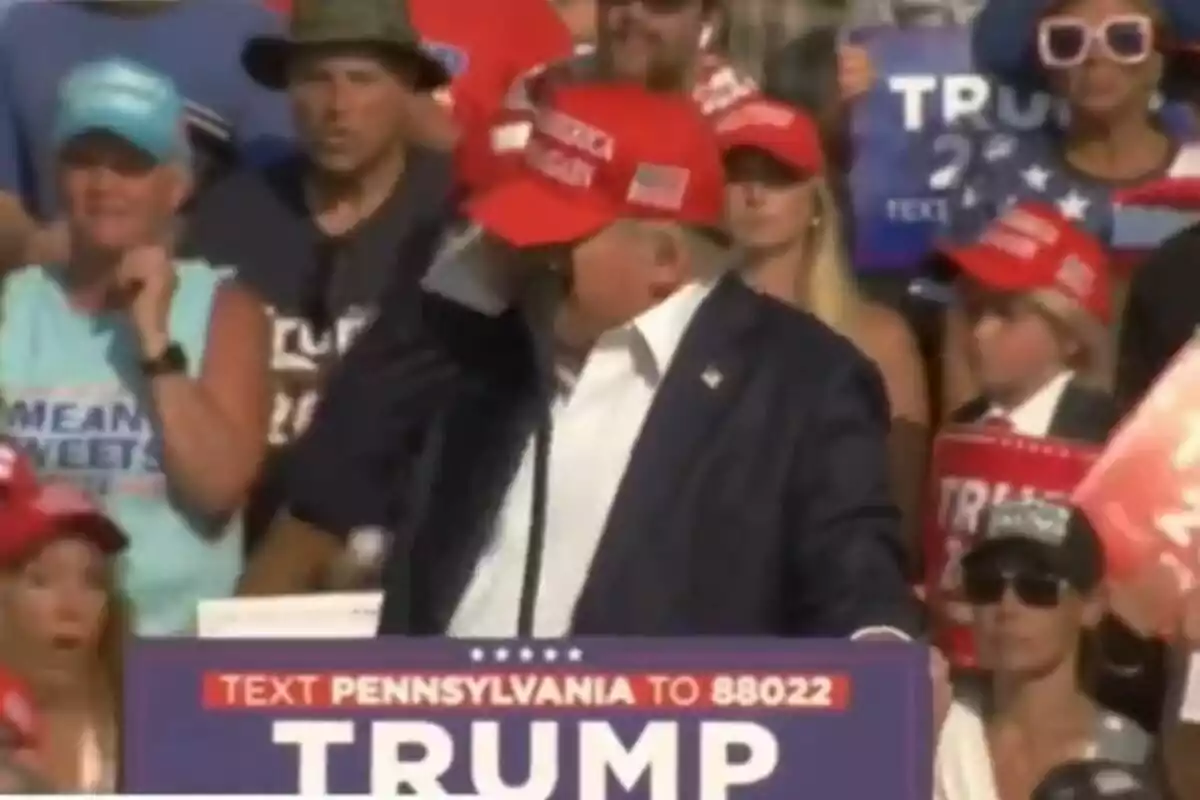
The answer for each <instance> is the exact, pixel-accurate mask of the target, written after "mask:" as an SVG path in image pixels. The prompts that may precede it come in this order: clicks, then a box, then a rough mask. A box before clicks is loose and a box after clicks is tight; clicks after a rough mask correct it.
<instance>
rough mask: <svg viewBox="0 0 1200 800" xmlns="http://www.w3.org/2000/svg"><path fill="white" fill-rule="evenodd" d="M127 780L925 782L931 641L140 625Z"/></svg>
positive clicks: (133, 787)
mask: <svg viewBox="0 0 1200 800" xmlns="http://www.w3.org/2000/svg"><path fill="white" fill-rule="evenodd" d="M126 674H127V685H128V689H129V690H128V692H127V694H126V697H127V701H126V702H127V705H126V717H125V754H126V761H125V779H126V791H130V792H139V793H168V792H173V793H195V794H209V793H213V794H215V793H244V794H268V793H270V794H305V795H322V794H327V793H333V794H374V795H376V796H381V795H382V796H389V795H396V794H407V795H409V796H423V797H439V796H445V795H447V794H454V795H465V794H477V795H478V796H479V797H487V798H507V799H508V800H518V799H520V800H549V799H550V798H553V799H554V800H605V799H606V798H607V799H609V800H616V798H640V799H642V800H725V799H726V798H728V800H794V799H795V798H797V797H812V798H827V799H828V800H842V799H843V798H845V799H847V800H859V798H861V799H862V800H867V798H887V800H918V799H919V800H928V799H929V797H930V795H931V794H932V787H931V780H932V779H931V772H932V769H931V760H932V755H931V747H932V736H931V733H930V730H931V720H930V717H931V700H930V690H929V679H928V675H929V672H928V656H927V654H926V652H925V651H924V649H922V648H921V647H919V646H916V645H904V644H898V643H897V644H893V643H883V642H871V643H859V644H855V643H851V642H842V641H838V642H833V641H797V640H793V641H788V640H758V639H744V640H709V639H696V640H690V639H675V640H612V639H595V640H592V639H588V640H578V641H572V642H547V641H543V642H536V643H534V642H530V643H528V644H524V643H521V642H514V643H502V642H495V641H493V642H487V643H484V642H478V643H476V642H464V641H457V640H451V639H375V640H346V641H314V642H294V641H284V642H280V641H274V642H245V641H183V640H176V641H148V642H139V643H137V644H136V645H135V646H134V647H133V648H132V652H131V656H130V660H129V662H128V666H127V670H126Z"/></svg>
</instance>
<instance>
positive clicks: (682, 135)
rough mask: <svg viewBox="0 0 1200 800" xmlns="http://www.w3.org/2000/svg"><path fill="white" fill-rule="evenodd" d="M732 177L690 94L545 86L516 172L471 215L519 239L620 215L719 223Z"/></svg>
mask: <svg viewBox="0 0 1200 800" xmlns="http://www.w3.org/2000/svg"><path fill="white" fill-rule="evenodd" d="M724 204H725V176H724V168H723V167H722V164H721V152H720V148H719V146H718V145H717V140H716V137H715V135H714V134H713V131H712V126H711V124H710V123H709V122H708V121H707V120H706V119H705V118H704V116H703V115H702V114H701V113H700V110H699V109H698V108H697V107H696V104H695V103H694V102H693V101H692V99H691V98H690V97H687V96H686V95H676V94H666V93H655V92H651V91H649V90H647V89H645V88H643V87H641V86H638V85H635V84H618V83H605V84H583V85H575V84H570V85H568V84H564V85H562V86H558V87H555V88H554V89H553V90H551V91H548V92H547V96H546V97H545V98H544V102H543V104H542V106H541V107H540V108H539V109H538V112H537V116H536V117H535V120H534V126H533V130H532V132H531V134H530V138H529V143H528V144H527V145H526V147H525V158H524V161H523V162H522V165H521V167H520V169H519V171H518V172H517V173H516V174H514V175H512V176H511V177H507V178H505V179H504V180H502V181H500V182H498V183H497V184H496V185H495V186H493V187H491V188H490V189H488V190H486V191H484V192H482V193H480V194H477V195H475V196H474V197H472V198H470V199H469V200H468V201H467V204H466V213H467V216H468V217H470V218H471V219H472V220H474V221H475V222H477V223H478V224H479V225H480V226H481V227H482V228H483V229H484V230H486V231H488V232H489V233H491V234H493V235H494V236H497V237H499V238H500V239H503V240H504V241H506V242H508V243H509V244H512V245H514V246H517V247H532V246H537V245H548V244H564V243H567V242H573V241H577V240H579V239H585V238H587V237H589V236H592V235H594V234H596V233H598V232H600V231H601V230H603V229H604V228H606V227H608V226H609V225H611V224H612V223H613V222H616V221H617V220H618V219H621V218H633V219H660V220H673V221H676V222H682V223H688V224H693V225H697V226H703V227H712V228H716V227H719V226H720V225H721V221H722V216H723V213H724Z"/></svg>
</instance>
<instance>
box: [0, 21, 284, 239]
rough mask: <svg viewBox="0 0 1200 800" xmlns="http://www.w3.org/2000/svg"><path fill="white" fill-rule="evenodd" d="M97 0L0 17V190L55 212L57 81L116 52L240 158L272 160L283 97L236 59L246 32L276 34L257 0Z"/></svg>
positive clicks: (280, 146) (36, 209)
mask: <svg viewBox="0 0 1200 800" xmlns="http://www.w3.org/2000/svg"><path fill="white" fill-rule="evenodd" d="M105 5H107V3H102V2H38V1H35V0H31V1H30V2H25V3H19V4H16V5H14V6H12V7H11V8H10V9H8V11H7V12H6V13H5V14H4V16H3V17H2V18H0V20H2V21H0V191H5V192H9V193H12V194H16V195H18V196H20V197H21V198H22V199H23V200H24V201H25V204H26V206H27V208H28V209H29V210H30V211H31V212H33V213H34V214H35V215H36V216H38V217H41V218H43V219H46V218H50V217H52V216H53V215H54V214H55V212H56V211H57V205H58V204H57V198H56V191H55V187H54V152H53V146H52V142H51V136H50V131H51V129H52V126H53V124H54V115H55V106H56V102H57V93H58V84H59V82H60V81H61V80H62V78H63V77H64V76H65V75H66V74H67V73H68V72H69V71H70V70H71V69H72V68H73V67H75V66H77V65H79V64H81V63H86V62H89V61H96V60H99V59H103V58H108V57H112V56H123V57H125V58H129V59H132V60H134V61H138V62H141V63H143V64H145V65H146V66H149V67H153V68H154V69H157V70H159V71H160V72H163V73H164V74H166V75H168V76H169V77H170V78H171V79H172V80H174V81H175V83H176V85H177V86H178V87H179V91H180V92H181V93H182V94H183V95H184V97H185V98H186V99H187V101H188V111H189V117H190V119H191V121H192V122H193V124H195V125H197V126H200V127H203V128H205V129H213V128H215V129H218V130H225V129H227V130H228V133H229V135H230V136H231V139H232V142H233V144H234V145H235V147H236V149H237V151H238V154H239V156H240V158H241V159H242V160H245V161H249V162H251V163H255V164H261V163H265V162H267V161H270V160H273V159H274V158H275V157H276V156H277V155H278V154H279V153H280V152H282V151H283V150H285V149H286V146H287V144H288V142H290V140H291V130H292V126H291V118H290V116H289V113H288V109H287V104H286V101H285V99H284V97H283V96H282V94H281V93H278V92H271V91H268V90H266V89H264V88H262V87H260V86H259V85H258V84H256V83H254V82H253V81H252V80H251V79H250V77H249V76H248V75H246V73H245V71H244V70H243V69H242V65H241V51H242V47H243V45H244V44H245V42H246V40H247V38H249V37H251V36H255V35H260V34H264V33H277V32H278V31H279V27H280V24H281V23H280V19H279V15H278V14H274V13H272V12H271V11H269V10H268V9H266V8H265V7H264V6H263V5H262V4H261V3H259V2H256V1H255V0H174V1H173V2H164V3H163V4H162V6H163V7H162V9H161V10H158V11H153V12H144V13H137V14H133V13H112V12H110V11H105V10H104V9H103V8H102V6H105Z"/></svg>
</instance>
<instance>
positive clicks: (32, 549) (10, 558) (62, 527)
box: [0, 512, 129, 566]
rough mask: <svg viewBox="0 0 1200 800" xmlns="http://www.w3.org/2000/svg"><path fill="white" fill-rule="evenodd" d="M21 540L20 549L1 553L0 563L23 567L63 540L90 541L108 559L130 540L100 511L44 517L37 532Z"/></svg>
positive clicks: (30, 533) (122, 548)
mask: <svg viewBox="0 0 1200 800" xmlns="http://www.w3.org/2000/svg"><path fill="white" fill-rule="evenodd" d="M22 538H23V539H24V541H23V542H22V543H21V546H19V547H17V548H14V549H12V550H9V551H7V552H3V553H0V563H3V564H5V565H8V566H15V565H17V564H21V563H23V562H24V561H25V560H26V559H28V558H30V557H31V556H32V555H34V554H35V553H37V552H38V551H39V550H41V549H42V548H44V547H46V546H47V545H50V544H52V543H54V542H59V541H62V540H64V539H83V540H84V541H88V542H91V543H92V544H94V545H96V547H98V548H99V549H100V551H101V552H102V553H104V554H105V555H106V556H113V555H117V554H118V553H120V552H122V551H123V550H125V548H126V547H128V546H129V538H128V537H127V536H126V535H125V534H124V532H123V531H122V530H121V529H120V528H119V527H117V525H116V523H114V522H113V521H112V520H111V519H109V518H108V517H106V516H105V515H104V514H101V513H98V512H95V513H87V512H85V513H82V514H63V515H61V516H56V517H50V518H44V519H42V520H40V521H39V524H38V527H37V528H36V529H35V530H34V531H31V532H29V533H28V534H27V535H26V536H25V537H22Z"/></svg>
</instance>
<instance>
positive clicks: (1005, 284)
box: [942, 203, 1111, 323]
mask: <svg viewBox="0 0 1200 800" xmlns="http://www.w3.org/2000/svg"><path fill="white" fill-rule="evenodd" d="M942 252H943V254H944V255H945V256H946V257H947V258H949V259H950V260H951V261H952V262H954V264H955V265H957V266H958V268H959V269H961V270H962V271H963V273H965V274H967V275H969V276H971V277H972V278H974V279H975V280H976V281H978V282H979V283H980V284H982V285H983V286H985V287H987V288H989V289H994V290H997V291H1001V292H1032V291H1037V290H1039V289H1050V290H1053V291H1057V292H1060V293H1061V294H1063V295H1065V296H1066V297H1068V298H1070V299H1071V300H1073V301H1075V302H1076V303H1078V304H1079V305H1080V306H1081V307H1082V308H1083V309H1084V310H1085V311H1087V312H1088V313H1090V314H1091V315H1092V316H1094V317H1095V318H1096V319H1098V320H1100V321H1101V322H1105V323H1107V322H1108V321H1109V316H1110V314H1111V311H1110V300H1111V298H1110V290H1109V276H1108V270H1109V263H1108V256H1107V254H1106V253H1105V251H1104V248H1103V247H1102V246H1101V245H1100V243H1099V242H1098V241H1096V239H1094V238H1093V237H1091V236H1089V235H1088V234H1086V233H1084V232H1083V231H1082V230H1080V229H1079V228H1076V227H1075V226H1074V225H1072V224H1071V222H1070V221H1069V220H1067V219H1066V218H1065V217H1064V216H1062V215H1061V214H1059V213H1058V211H1057V209H1055V208H1053V207H1050V206H1046V205H1041V204H1037V203H1020V204H1018V205H1016V206H1014V207H1013V208H1011V209H1009V210H1008V211H1007V212H1005V214H1004V215H1003V216H1001V217H1000V218H999V219H997V220H996V221H995V222H993V223H992V224H991V225H990V226H988V228H987V230H985V231H984V232H983V235H982V236H981V237H980V238H979V241H977V242H975V243H974V244H971V245H968V246H965V247H948V248H943V250H942Z"/></svg>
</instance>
